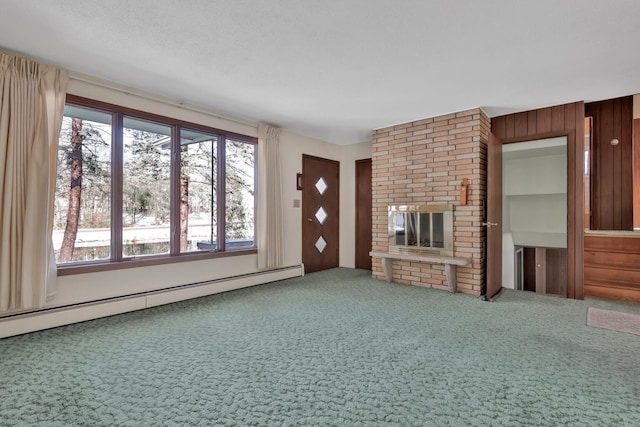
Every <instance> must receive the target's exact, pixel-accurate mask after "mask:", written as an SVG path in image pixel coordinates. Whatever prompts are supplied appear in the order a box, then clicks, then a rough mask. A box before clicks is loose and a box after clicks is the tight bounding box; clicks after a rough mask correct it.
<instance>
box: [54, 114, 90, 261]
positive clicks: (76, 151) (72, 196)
mask: <svg viewBox="0 0 640 427" xmlns="http://www.w3.org/2000/svg"><path fill="white" fill-rule="evenodd" d="M83 139H84V136H83V135H82V119H73V120H72V122H71V191H70V192H69V207H68V210H67V225H66V227H65V229H64V238H63V239H62V246H61V247H60V255H59V256H58V262H69V261H71V259H72V257H73V249H74V248H75V243H76V235H77V234H78V223H79V221H80V199H81V197H80V196H81V194H82V141H83Z"/></svg>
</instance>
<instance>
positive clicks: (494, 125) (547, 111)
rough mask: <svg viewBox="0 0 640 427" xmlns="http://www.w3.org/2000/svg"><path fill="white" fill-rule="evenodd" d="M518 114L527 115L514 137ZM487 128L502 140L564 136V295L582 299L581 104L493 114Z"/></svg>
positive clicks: (518, 140) (582, 121) (582, 158)
mask: <svg viewBox="0 0 640 427" xmlns="http://www.w3.org/2000/svg"><path fill="white" fill-rule="evenodd" d="M521 115H523V116H524V117H526V118H527V135H525V136H522V137H516V136H515V133H516V129H515V123H516V117H517V116H521ZM518 120H520V119H518ZM562 123H563V124H562ZM561 124H562V129H560V126H561ZM491 131H492V132H493V133H494V134H495V135H496V136H497V137H498V138H499V139H501V140H502V142H503V143H512V142H522V141H530V140H536V139H544V138H551V137H554V136H566V137H567V142H568V147H567V149H568V151H567V157H568V159H567V160H568V165H567V239H568V247H567V286H568V288H567V296H568V297H569V298H577V299H582V298H583V296H584V294H583V286H582V278H583V271H582V257H583V246H582V244H583V229H584V228H583V226H584V216H583V215H582V209H583V205H584V202H583V198H584V194H583V186H584V180H583V162H584V153H583V144H584V103H583V102H575V103H571V104H564V105H558V106H555V107H547V108H541V109H538V110H532V111H526V112H523V113H514V114H507V115H505V116H500V117H494V118H492V119H491Z"/></svg>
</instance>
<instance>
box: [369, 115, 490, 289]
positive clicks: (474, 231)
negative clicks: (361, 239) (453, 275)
mask: <svg viewBox="0 0 640 427" xmlns="http://www.w3.org/2000/svg"><path fill="white" fill-rule="evenodd" d="M489 131H490V120H489V118H488V117H487V115H486V114H485V113H484V112H483V111H482V110H481V109H479V108H477V109H473V110H468V111H463V112H459V113H454V114H448V115H445V116H440V117H434V118H429V119H424V120H418V121H414V122H410V123H405V124H401V125H396V126H391V127H388V128H384V129H379V130H376V131H374V133H373V149H372V171H373V178H372V197H373V210H372V215H373V250H374V251H388V250H389V236H388V212H387V210H388V207H389V206H390V205H411V204H419V205H425V204H427V205H428V204H434V205H436V204H452V205H454V212H453V215H454V217H453V226H454V232H453V237H454V239H453V241H454V243H453V255H454V256H459V257H467V258H471V259H472V263H471V265H470V266H469V267H464V268H459V269H458V290H459V291H461V292H465V293H469V294H473V295H479V294H480V292H481V290H482V284H483V282H484V275H485V267H484V264H485V263H484V259H483V256H484V250H483V246H484V240H485V236H486V230H485V228H484V227H482V225H481V223H482V220H483V203H484V199H485V195H486V161H487V140H488V137H489ZM464 178H467V179H468V180H469V190H468V200H467V204H466V205H461V204H460V200H461V197H460V186H461V184H462V180H463V179H464ZM373 276H374V277H375V278H378V279H384V274H383V271H382V264H381V261H380V259H376V258H374V259H373ZM393 277H394V281H396V282H398V283H405V284H411V285H417V286H425V287H432V288H438V289H444V290H446V289H447V284H446V278H445V272H444V266H443V265H431V264H428V263H421V262H409V261H401V260H394V261H393Z"/></svg>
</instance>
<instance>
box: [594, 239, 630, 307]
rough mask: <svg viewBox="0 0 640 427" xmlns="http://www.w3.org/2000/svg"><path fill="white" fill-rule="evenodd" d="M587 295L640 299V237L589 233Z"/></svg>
mask: <svg viewBox="0 0 640 427" xmlns="http://www.w3.org/2000/svg"><path fill="white" fill-rule="evenodd" d="M584 241H585V246H584V289H585V295H590V296H596V297H600V298H612V299H624V300H631V301H639V302H640V238H635V237H627V236H612V235H608V236H607V235H603V236H597V235H587V236H585V239H584Z"/></svg>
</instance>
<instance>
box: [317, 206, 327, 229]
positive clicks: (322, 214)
mask: <svg viewBox="0 0 640 427" xmlns="http://www.w3.org/2000/svg"><path fill="white" fill-rule="evenodd" d="M316 219H317V220H318V222H319V223H320V225H322V224H324V222H325V221H326V220H327V213H326V212H325V210H324V208H323V207H322V206H320V208H318V210H317V211H316Z"/></svg>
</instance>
